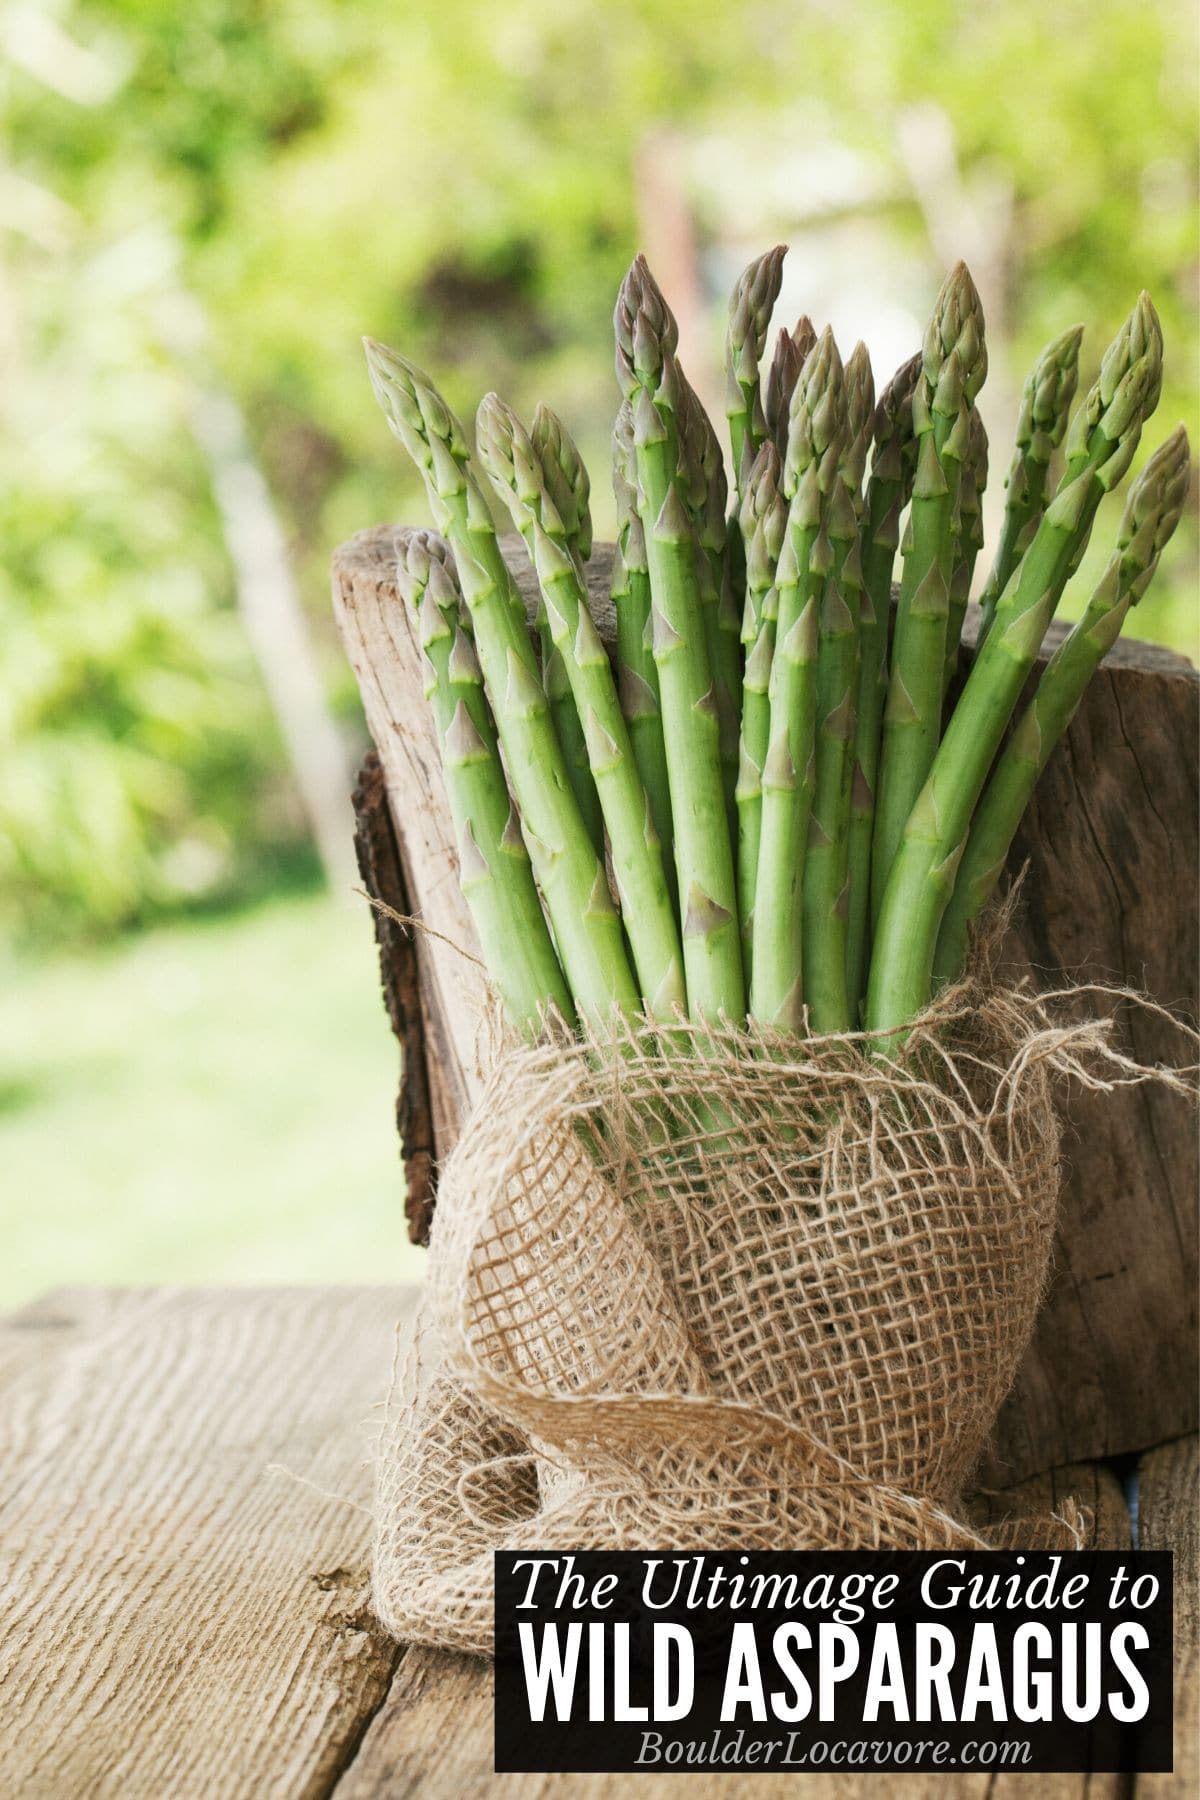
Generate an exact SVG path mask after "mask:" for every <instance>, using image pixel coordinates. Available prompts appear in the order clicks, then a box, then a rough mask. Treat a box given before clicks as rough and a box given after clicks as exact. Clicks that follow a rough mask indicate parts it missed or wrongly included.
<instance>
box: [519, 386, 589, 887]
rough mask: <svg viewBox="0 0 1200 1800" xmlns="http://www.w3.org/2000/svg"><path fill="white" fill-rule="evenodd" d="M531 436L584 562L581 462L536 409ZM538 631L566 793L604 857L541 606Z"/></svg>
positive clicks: (581, 747) (585, 485) (574, 719)
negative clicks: (567, 779)
mask: <svg viewBox="0 0 1200 1800" xmlns="http://www.w3.org/2000/svg"><path fill="white" fill-rule="evenodd" d="M530 436H531V437H533V438H535V439H536V440H537V441H539V442H541V443H543V444H544V447H545V452H546V459H545V460H546V462H547V467H548V468H549V470H550V480H551V491H552V493H553V496H554V503H555V506H556V508H557V509H558V514H559V517H560V518H561V519H562V523H563V529H564V530H565V532H566V533H567V536H568V537H569V538H570V539H571V541H572V542H573V543H574V544H576V545H577V546H578V548H579V554H580V556H582V557H583V558H584V560H585V561H586V560H587V558H588V556H589V555H590V554H591V548H592V518H591V512H590V511H589V507H588V499H589V493H590V483H589V479H588V472H587V470H586V469H585V468H584V466H583V459H582V457H581V456H580V455H579V452H578V450H577V449H576V448H575V444H574V442H573V441H572V440H571V438H570V436H569V435H568V437H567V439H566V442H565V443H564V441H563V435H562V426H561V422H560V421H559V419H558V417H557V416H556V414H554V413H552V412H551V411H550V409H549V408H548V407H544V406H542V405H540V404H539V405H538V407H537V410H536V411H535V412H534V415H533V424H532V427H531V430H530ZM537 631H538V642H539V644H540V646H541V652H542V683H543V685H544V687H545V689H546V699H547V700H548V701H549V703H550V717H551V718H552V719H553V720H554V729H555V731H556V732H557V733H558V741H559V743H560V744H561V745H562V751H563V756H564V757H565V758H566V763H567V774H568V776H569V777H570V781H571V791H572V792H573V793H574V795H575V798H576V800H577V801H578V802H579V810H580V812H581V813H582V814H583V822H584V824H585V825H586V826H587V832H588V836H589V837H590V838H591V840H592V843H593V844H594V845H595V846H596V850H597V853H598V854H599V855H600V856H603V855H604V816H603V812H602V810H601V806H600V796H599V794H597V792H596V783H595V781H594V780H593V779H592V769H591V764H590V762H589V760H588V748H587V740H586V739H585V737H584V734H583V725H582V723H581V722H580V718H579V713H578V710H577V709H576V706H575V699H574V696H573V695H572V693H571V684H570V682H569V681H568V679H567V671H566V669H565V668H564V667H563V660H562V656H561V654H560V652H559V651H558V649H557V648H556V646H555V643H554V639H553V638H552V636H551V635H550V627H549V624H548V622H547V619H546V608H545V605H544V604H540V605H539V606H538V612H537Z"/></svg>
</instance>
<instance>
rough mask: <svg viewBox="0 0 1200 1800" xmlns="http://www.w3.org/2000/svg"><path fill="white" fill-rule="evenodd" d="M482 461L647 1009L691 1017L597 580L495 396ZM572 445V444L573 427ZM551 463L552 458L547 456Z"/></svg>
mask: <svg viewBox="0 0 1200 1800" xmlns="http://www.w3.org/2000/svg"><path fill="white" fill-rule="evenodd" d="M475 435H476V442H477V444H478V448H479V459H480V461H481V462H482V464H483V466H484V468H485V469H486V471H487V473H488V474H489V475H490V476H491V479H492V482H493V485H494V486H495V488H496V491H497V492H498V493H499V495H500V497H501V498H502V499H503V500H504V502H505V503H506V505H507V506H508V508H509V511H510V512H511V514H512V519H513V523H514V524H515V525H516V527H517V529H518V530H519V531H520V532H521V535H522V536H523V537H524V538H525V541H526V543H527V544H528V546H529V552H530V555H531V557H532V559H533V564H534V567H535V569H536V570H537V577H538V585H539V587H540V589H541V593H542V601H543V604H544V606H545V610H546V617H547V619H548V621H549V628H550V634H551V637H552V638H553V640H554V646H555V648H556V649H557V651H558V652H559V654H560V656H561V657H562V659H563V665H564V667H565V669H566V671H567V679H568V680H569V682H570V684H571V692H572V694H573V695H574V698H575V705H576V707H577V708H578V711H579V716H580V718H581V719H582V721H583V729H584V736H585V737H586V739H587V745H588V755H589V758H590V761H591V769H592V774H593V776H594V778H595V782H596V789H597V792H598V793H599V795H600V804H601V806H602V807H603V809H604V822H605V825H606V826H607V827H608V840H609V845H610V847H611V850H612V860H613V873H614V875H615V877H616V883H617V892H618V894H619V896H620V900H621V910H622V916H623V918H624V921H625V929H626V932H627V933H628V936H629V942H630V945H631V947H632V950H633V958H634V964H635V966H636V969H637V974H638V979H639V981H640V982H641V987H642V993H643V994H644V995H645V997H646V1007H647V1011H648V1013H649V1014H650V1016H651V1017H652V1018H655V1019H673V1018H675V1017H676V1016H677V1015H678V1014H679V1013H682V1012H684V1011H685V1010H686V1005H687V995H686V993H685V991H684V985H683V961H682V955H681V951H680V944H679V931H678V928H677V926H676V923H675V913H674V909H673V907H672V905H671V898H670V895H669V893H668V891H667V883H666V879H665V877H664V874H663V861H662V847H661V845H660V843H659V839H658V834H657V832H656V831H655V829H654V819H653V816H652V814H651V811H650V804H649V801H648V800H647V798H646V790H645V788H644V787H643V786H642V783H641V778H640V776H639V775H638V771H637V764H636V762H635V761H634V756H633V747H632V745H631V743H630V741H629V731H628V727H627V726H626V723H625V719H624V716H623V714H622V712H621V706H620V702H619V701H618V699H617V689H616V683H615V682H614V681H613V676H612V668H611V666H610V664H609V660H608V654H607V652H606V650H605V648H604V645H603V644H602V643H601V642H600V635H599V633H598V632H597V630H596V627H595V625H594V624H593V622H592V616H591V613H590V612H589V611H588V597H587V578H586V576H585V575H584V572H583V564H582V562H581V561H580V559H579V553H578V551H577V550H576V549H574V548H573V547H572V544H571V541H570V539H569V537H568V535H567V532H566V529H565V527H564V525H563V522H562V519H561V516H560V514H559V511H558V508H557V507H556V505H555V503H554V500H553V499H552V497H551V491H550V487H551V481H552V479H553V477H552V475H551V473H550V472H549V471H548V469H547V467H546V463H545V462H543V459H542V457H541V456H540V455H539V454H538V450H537V448H536V447H535V445H534V443H533V441H532V439H531V437H530V436H529V434H528V433H527V432H526V431H525V428H524V426H523V425H522V424H521V422H520V420H519V419H518V418H517V416H516V414H515V413H514V412H513V411H512V408H511V407H509V406H506V405H505V403H504V402H503V400H501V399H500V397H499V395H497V394H487V395H485V396H484V398H483V400H482V401H481V403H480V406H479V412H478V415H477V418H476V422H475ZM559 435H560V437H561V439H562V440H564V441H566V442H569V439H568V438H567V433H566V431H565V428H562V427H559ZM546 460H547V461H549V460H550V458H549V456H547V459H546Z"/></svg>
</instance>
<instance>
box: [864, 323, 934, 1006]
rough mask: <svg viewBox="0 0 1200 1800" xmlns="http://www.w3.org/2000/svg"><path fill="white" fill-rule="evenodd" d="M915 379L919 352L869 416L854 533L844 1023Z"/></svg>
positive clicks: (867, 857)
mask: <svg viewBox="0 0 1200 1800" xmlns="http://www.w3.org/2000/svg"><path fill="white" fill-rule="evenodd" d="M920 374H921V356H920V352H918V353H917V355H916V356H913V357H910V359H909V360H908V362H906V363H904V364H903V365H902V366H901V367H900V368H899V369H897V370H896V373H895V374H894V375H893V376H892V379H891V380H890V381H889V382H888V384H887V386H886V387H885V388H884V390H883V393H882V394H881V395H880V397H879V404H878V405H877V406H876V408H875V418H874V421H873V425H872V435H873V437H874V439H875V452H874V456H873V458H872V461H871V479H870V481H869V482H868V483H867V495H866V503H865V506H864V518H863V525H862V534H861V544H862V571H863V588H862V596H861V599H860V603H859V632H858V645H859V656H858V693H857V698H856V703H855V726H854V775H853V778H852V781H851V787H850V842H849V858H848V861H849V874H850V907H849V917H848V919H847V924H846V993H847V996H848V998H849V1002H850V1009H851V1015H852V1019H854V1018H855V1017H856V1016H857V1012H858V1008H859V1006H860V1004H861V1002H862V998H863V989H864V985H865V980H864V977H865V972H866V960H867V926H868V923H869V920H870V915H871V835H872V830H873V827H874V823H875V786H876V780H877V777H878V772H879V724H880V719H881V718H882V715H883V703H884V698H885V696H886V694H887V674H886V663H887V642H888V622H889V620H890V618H891V612H892V570H893V567H894V565H895V561H896V551H897V549H898V548H899V545H900V514H901V513H902V512H903V510H904V508H905V507H906V506H907V505H908V497H909V494H910V493H911V491H912V483H913V473H914V471H915V469H916V463H917V443H916V437H915V436H914V433H913V408H912V397H913V389H914V387H915V386H916V384H917V381H918V379H919V378H920Z"/></svg>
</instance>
